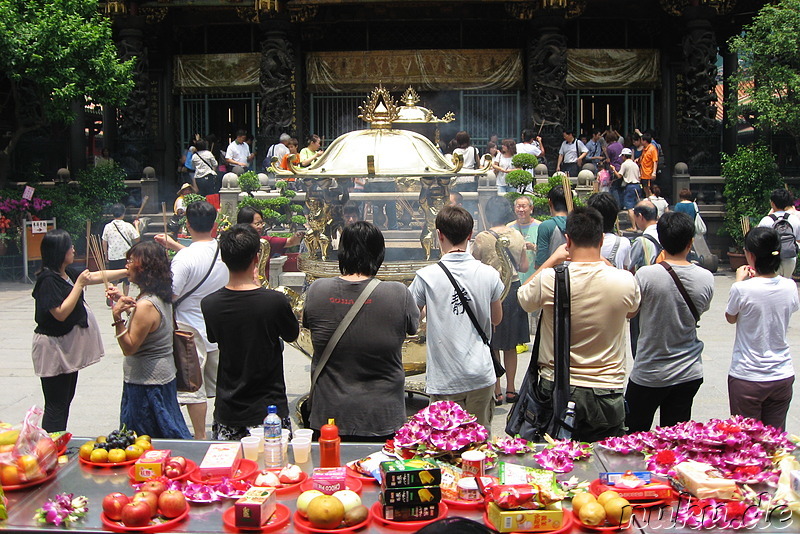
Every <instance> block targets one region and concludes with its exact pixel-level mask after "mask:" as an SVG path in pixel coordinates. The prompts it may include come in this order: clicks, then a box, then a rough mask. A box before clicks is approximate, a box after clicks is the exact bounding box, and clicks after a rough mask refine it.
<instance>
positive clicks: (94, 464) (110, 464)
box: [78, 456, 136, 467]
mask: <svg viewBox="0 0 800 534" xmlns="http://www.w3.org/2000/svg"><path fill="white" fill-rule="evenodd" d="M78 460H79V461H80V462H81V463H82V464H84V465H90V466H92V467H123V466H126V465H133V464H135V463H136V460H125V461H124V462H104V463H100V462H90V461H89V460H84V459H83V458H81V457H80V456H78Z"/></svg>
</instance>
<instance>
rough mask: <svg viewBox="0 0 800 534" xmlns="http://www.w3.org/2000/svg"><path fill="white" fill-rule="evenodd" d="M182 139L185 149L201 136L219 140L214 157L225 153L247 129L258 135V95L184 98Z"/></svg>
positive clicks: (188, 96) (182, 97) (181, 108)
mask: <svg viewBox="0 0 800 534" xmlns="http://www.w3.org/2000/svg"><path fill="white" fill-rule="evenodd" d="M180 113H181V117H180V124H181V129H180V139H181V147H183V148H184V149H185V148H186V147H187V146H188V145H189V142H190V141H191V139H192V138H193V137H194V134H196V133H199V134H200V135H201V136H203V137H205V136H207V135H209V134H214V136H216V138H217V146H216V147H215V152H214V156H216V157H219V150H225V148H226V147H227V146H228V144H229V143H230V142H231V141H232V140H233V138H234V137H236V130H238V129H239V128H243V129H245V130H247V131H248V132H249V133H250V135H255V134H256V130H257V128H258V95H257V94H255V93H241V94H220V95H181V97H180Z"/></svg>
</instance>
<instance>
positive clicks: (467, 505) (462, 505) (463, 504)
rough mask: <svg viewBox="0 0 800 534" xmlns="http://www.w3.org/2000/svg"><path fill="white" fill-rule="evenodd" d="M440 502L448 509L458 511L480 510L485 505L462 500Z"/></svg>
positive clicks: (480, 502) (481, 502)
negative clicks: (444, 503)
mask: <svg viewBox="0 0 800 534" xmlns="http://www.w3.org/2000/svg"><path fill="white" fill-rule="evenodd" d="M442 501H444V502H446V503H447V506H449V507H450V508H458V509H459V510H481V509H482V508H483V507H484V506H485V503H484V502H483V501H465V500H463V499H445V498H444V497H443V498H442Z"/></svg>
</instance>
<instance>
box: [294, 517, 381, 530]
mask: <svg viewBox="0 0 800 534" xmlns="http://www.w3.org/2000/svg"><path fill="white" fill-rule="evenodd" d="M370 521H372V515H371V514H367V518H366V519H365V520H364V521H362V522H361V523H358V524H357V525H353V526H352V527H342V528H334V529H323V528H317V527H315V526H314V525H312V524H311V521H309V520H308V519H306V518H304V517H303V516H301V515H300V512H295V513H294V526H295V528H296V529H297V530H299V531H300V532H314V533H317V532H319V533H323V534H324V533H325V532H355V531H356V530H359V529H361V528H364V527H366V526H367V525H369V524H370Z"/></svg>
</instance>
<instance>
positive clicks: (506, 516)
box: [486, 501, 564, 532]
mask: <svg viewBox="0 0 800 534" xmlns="http://www.w3.org/2000/svg"><path fill="white" fill-rule="evenodd" d="M486 515H487V517H488V518H489V521H491V522H492V525H493V526H494V528H495V530H498V531H500V532H541V531H546V530H558V529H559V528H561V526H562V525H563V524H564V510H563V509H562V508H561V502H560V501H559V502H555V503H552V504H549V505H548V506H547V507H546V508H543V509H540V510H503V509H502V508H500V507H499V506H497V504H496V503H493V502H490V503H489V504H488V505H487V507H486Z"/></svg>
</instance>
